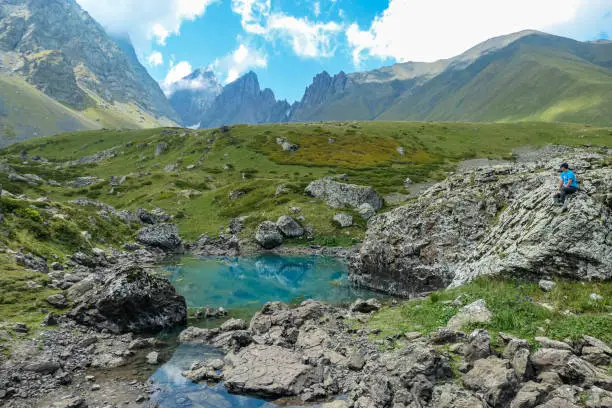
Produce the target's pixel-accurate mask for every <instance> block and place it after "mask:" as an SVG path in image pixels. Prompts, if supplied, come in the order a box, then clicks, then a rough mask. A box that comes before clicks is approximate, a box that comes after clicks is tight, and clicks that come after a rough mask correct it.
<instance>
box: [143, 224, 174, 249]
mask: <svg viewBox="0 0 612 408" xmlns="http://www.w3.org/2000/svg"><path fill="white" fill-rule="evenodd" d="M136 240H137V241H138V242H140V243H141V244H144V245H147V246H150V247H154V248H159V249H162V250H164V251H176V250H178V249H179V248H180V247H181V243H182V240H181V237H180V236H179V233H178V227H177V226H176V225H174V224H157V225H151V226H149V227H144V228H142V229H141V230H140V231H138V235H137V236H136Z"/></svg>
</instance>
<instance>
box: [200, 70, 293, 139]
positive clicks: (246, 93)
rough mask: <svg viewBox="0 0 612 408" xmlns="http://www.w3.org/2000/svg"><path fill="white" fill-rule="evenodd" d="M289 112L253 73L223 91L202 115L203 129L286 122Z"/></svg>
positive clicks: (201, 125)
mask: <svg viewBox="0 0 612 408" xmlns="http://www.w3.org/2000/svg"><path fill="white" fill-rule="evenodd" d="M289 109H290V106H289V104H288V103H287V102H286V101H277V100H276V98H275V97H274V93H273V92H272V91H271V90H270V89H264V90H263V91H262V90H261V88H260V86H259V80H258V79H257V75H256V74H255V73H253V72H249V73H248V74H246V75H244V76H242V77H241V78H239V79H238V80H236V81H234V82H232V83H230V84H229V85H227V86H225V87H224V88H223V91H222V92H221V94H220V95H219V96H217V97H216V98H215V100H214V102H213V103H212V105H211V107H210V108H209V109H208V110H207V111H206V112H205V113H204V115H203V116H202V119H201V120H200V127H202V128H209V127H217V126H222V125H232V124H239V123H244V124H258V123H279V122H286V121H287V119H288V117H287V115H288V112H289Z"/></svg>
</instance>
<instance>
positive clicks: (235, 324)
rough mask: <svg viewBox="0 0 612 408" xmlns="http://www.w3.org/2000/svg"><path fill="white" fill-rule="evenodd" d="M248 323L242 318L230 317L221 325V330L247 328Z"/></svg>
mask: <svg viewBox="0 0 612 408" xmlns="http://www.w3.org/2000/svg"><path fill="white" fill-rule="evenodd" d="M247 327H248V325H247V323H246V322H245V321H244V320H242V319H229V320H228V321H226V322H225V323H223V324H222V325H221V331H235V330H246V329H247Z"/></svg>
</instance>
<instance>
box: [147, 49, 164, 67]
mask: <svg viewBox="0 0 612 408" xmlns="http://www.w3.org/2000/svg"><path fill="white" fill-rule="evenodd" d="M147 62H148V63H149V65H150V66H152V67H158V66H160V65H162V64H163V63H164V56H163V55H162V53H161V52H159V51H153V52H152V53H151V54H149V56H148V57H147Z"/></svg>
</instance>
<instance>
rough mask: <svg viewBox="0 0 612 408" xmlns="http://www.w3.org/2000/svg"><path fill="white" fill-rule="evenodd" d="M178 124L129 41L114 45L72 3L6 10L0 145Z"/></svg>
mask: <svg viewBox="0 0 612 408" xmlns="http://www.w3.org/2000/svg"><path fill="white" fill-rule="evenodd" d="M179 121H180V118H179V116H178V115H177V113H176V112H175V111H174V109H173V108H172V107H171V106H170V103H169V102H168V100H167V99H166V97H165V96H164V94H163V92H162V91H161V89H160V87H159V85H158V83H157V82H156V81H155V80H154V79H153V78H151V76H149V74H148V73H147V71H146V69H145V68H144V67H143V66H142V65H141V64H140V63H139V62H138V58H137V57H136V54H135V52H134V49H133V48H132V45H131V43H130V42H129V39H127V38H115V39H113V38H111V37H110V36H109V35H108V34H107V33H106V32H105V31H104V29H103V28H102V27H101V26H100V25H99V24H98V23H97V22H96V21H95V20H93V19H92V18H91V17H90V16H89V14H87V13H86V12H85V11H83V10H82V9H81V7H80V6H79V5H78V4H77V3H76V2H75V1H74V0H4V1H1V2H0V132H1V134H0V136H1V137H0V145H4V144H7V143H9V142H11V141H14V140H21V139H25V138H29V137H32V136H36V135H48V134H53V133H59V132H65V131H71V130H79V129H93V128H99V127H131V128H138V127H152V126H161V125H172V124H175V123H177V122H179Z"/></svg>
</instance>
